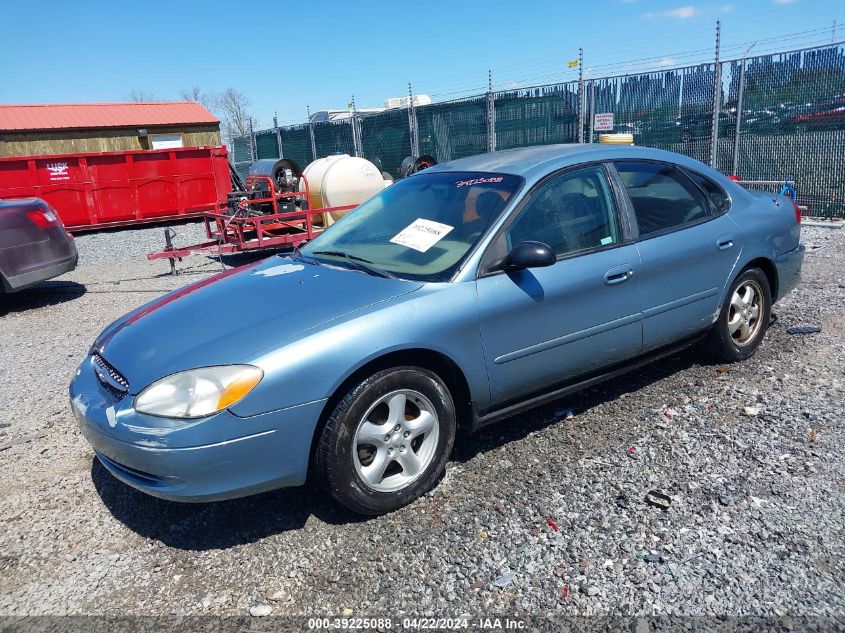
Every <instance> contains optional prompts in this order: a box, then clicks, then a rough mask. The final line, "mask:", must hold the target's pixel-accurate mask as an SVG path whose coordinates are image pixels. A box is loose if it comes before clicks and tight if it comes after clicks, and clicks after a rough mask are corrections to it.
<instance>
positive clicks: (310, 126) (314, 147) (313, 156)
mask: <svg viewBox="0 0 845 633" xmlns="http://www.w3.org/2000/svg"><path fill="white" fill-rule="evenodd" d="M305 111H306V112H307V113H308V134H309V135H310V136H311V160H317V141H316V140H315V139H314V122H313V121H312V120H311V106H305Z"/></svg>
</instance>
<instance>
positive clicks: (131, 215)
mask: <svg viewBox="0 0 845 633" xmlns="http://www.w3.org/2000/svg"><path fill="white" fill-rule="evenodd" d="M231 188H232V187H231V180H230V178H229V163H228V159H227V157H226V147H225V146H223V147H181V148H176V149H165V150H154V151H148V150H138V151H125V152H106V153H86V154H55V155H52V156H14V157H10V158H0V198H19V197H24V196H37V197H39V198H44V200H46V201H47V202H49V203H50V205H51V206H52V207H53V208H55V209H56V210H57V211H58V212H59V215H60V216H61V218H62V221H63V222H64V224H65V226H66V227H67V228H68V229H69V230H72V231H73V230H80V229H90V228H106V227H111V226H121V225H131V224H141V223H145V222H160V221H164V220H173V219H178V218H184V217H190V216H196V215H200V214H202V213H204V212H206V211H213V210H215V208H216V204H217V202H218V201H219V200H225V199H226V194H227V193H228V192H229V191H231Z"/></svg>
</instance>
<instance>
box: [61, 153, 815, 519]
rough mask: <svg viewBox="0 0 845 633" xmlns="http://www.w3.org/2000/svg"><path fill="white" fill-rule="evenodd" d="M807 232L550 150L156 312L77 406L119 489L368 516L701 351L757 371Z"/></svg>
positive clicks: (379, 202)
mask: <svg viewBox="0 0 845 633" xmlns="http://www.w3.org/2000/svg"><path fill="white" fill-rule="evenodd" d="M799 234H800V213H799V212H798V209H797V207H795V206H794V205H793V203H792V201H791V200H790V199H788V198H785V197H781V196H777V195H772V194H765V193H755V192H751V191H747V190H745V189H744V188H743V187H741V186H740V185H738V184H736V183H734V182H731V181H730V180H728V179H727V178H725V177H724V176H722V175H721V174H719V173H718V172H716V171H714V170H712V169H710V168H709V167H707V166H705V165H703V164H702V163H699V162H697V161H695V160H692V159H690V158H687V157H684V156H680V155H678V154H673V153H670V152H664V151H659V150H653V149H647V148H635V147H617V146H599V145H557V146H544V147H531V148H525V149H516V150H507V151H501V152H493V153H490V154H484V155H480V156H474V157H471V158H464V159H461V160H456V161H453V162H451V163H448V164H443V165H439V166H437V167H433V168H430V169H427V170H425V171H423V172H421V173H419V174H416V175H414V176H411V177H409V178H406V179H405V180H402V181H400V182H398V183H396V184H394V185H392V186H391V187H389V188H387V189H385V190H384V191H383V192H381V193H379V194H378V195H376V196H375V197H373V198H371V199H370V200H368V201H367V202H365V203H364V204H362V205H361V206H360V207H358V208H357V209H356V210H355V211H353V212H351V213H350V214H348V215H347V216H346V217H344V218H343V219H342V220H340V221H339V222H337V223H336V224H334V225H333V226H332V227H331V228H329V229H328V230H326V231H325V232H324V233H323V234H321V235H320V236H319V237H318V238H317V239H315V240H314V241H312V242H311V243H309V244H308V245H306V246H305V247H304V248H302V249H301V250H300V251H299V252H296V253H294V254H292V255H286V256H273V257H269V258H267V259H265V260H263V261H261V262H259V263H257V264H254V265H251V266H246V267H243V268H239V269H233V270H229V271H226V272H224V273H222V274H220V275H217V276H216V277H212V278H210V279H206V280H204V281H200V282H199V283H195V284H193V285H190V286H187V287H185V288H183V289H181V290H178V291H176V292H174V293H171V294H169V295H165V296H164V297H161V298H160V299H157V300H155V301H153V302H151V303H149V304H147V305H145V306H143V307H141V308H139V309H137V310H135V311H134V312H131V313H129V314H127V315H126V316H125V317H123V318H121V319H119V320H118V321H116V322H115V323H113V324H112V325H110V326H109V327H107V328H106V329H105V331H104V332H103V333H102V334H101V335H100V336H99V338H98V339H97V340H96V342H95V343H94V346H93V347H92V349H91V353H90V355H89V356H88V357H87V358H86V359H85V360H84V362H83V363H82V365H81V366H80V367H79V371H78V372H77V374H76V377H75V378H74V380H73V383H72V384H71V386H70V398H71V403H72V407H73V410H74V412H75V414H76V417H77V419H78V422H79V427H80V429H81V431H82V433H83V434H84V435H85V437H86V438H88V440H89V441H90V442H91V444H92V445H93V447H94V449H95V451H96V454H97V457H98V458H99V460H100V461H101V462H102V463H103V465H104V466H105V467H106V468H107V469H108V470H109V471H111V473H112V474H113V475H114V476H115V477H117V478H119V479H120V480H122V481H124V482H126V483H127V484H129V485H131V486H134V487H136V488H138V489H140V490H143V491H144V492H147V493H149V494H151V495H155V496H158V497H163V498H166V499H174V500H179V501H206V500H214V499H223V498H229V497H237V496H242V495H248V494H253V493H256V492H259V491H264V490H270V489H274V488H279V487H283V486H296V485H300V484H303V483H304V482H305V481H306V476H308V475H309V473H310V474H311V475H312V476H313V478H314V479H315V480H316V481H317V482H319V483H320V484H321V485H322V486H323V487H324V488H325V489H326V490H327V491H328V493H329V494H330V495H332V496H333V497H334V498H335V499H337V501H339V502H340V503H342V504H343V505H345V506H347V507H349V508H351V509H352V510H354V511H356V512H359V513H362V514H379V513H384V512H389V511H391V510H395V509H396V508H399V507H401V506H402V505H404V504H407V503H409V502H411V501H413V500H414V499H416V498H417V497H419V496H420V495H422V494H424V493H425V492H426V491H428V490H430V489H431V488H432V487H433V486H434V485H435V484H436V482H437V481H438V479H439V478H440V477H441V476H442V474H443V472H444V469H445V467H446V462H447V460H448V458H449V453H450V451H451V449H452V444H453V441H454V438H455V433H456V432H457V431H458V429H463V430H466V431H473V430H475V429H478V428H479V427H481V426H483V425H486V424H488V423H491V422H494V421H498V420H503V419H505V418H509V417H511V416H513V415H515V414H517V413H519V412H520V411H523V410H525V409H527V408H529V407H533V406H536V405H538V404H542V403H544V402H548V401H551V400H553V399H556V398H560V397H561V396H563V395H566V394H569V393H572V392H574V391H577V390H579V389H582V388H584V387H585V386H588V385H592V384H594V383H596V382H598V381H602V380H607V379H611V378H613V377H615V376H618V375H619V374H620V373H622V372H624V371H627V370H629V369H631V368H632V367H635V366H637V365H640V364H642V363H644V362H648V361H650V360H653V359H654V358H655V357H658V356H662V355H666V354H670V353H673V352H675V351H677V350H678V349H679V348H681V347H683V346H686V345H689V344H691V343H693V342H697V341H701V342H702V348H703V350H704V351H706V352H708V353H710V354H711V355H712V356H714V357H716V358H718V359H720V360H721V361H736V360H742V359H745V358H748V357H749V356H751V355H752V354H753V353H754V351H755V350H756V349H757V347H758V346H759V345H760V343H761V341H762V339H763V336H764V334H765V332H766V327H767V325H768V322H769V318H770V314H771V309H772V304H773V303H774V302H775V301H777V300H778V299H780V298H781V297H783V296H784V295H785V294H786V293H788V292H789V291H790V290H791V289H792V288H794V287H795V285H796V284H797V283H798V281H799V276H800V270H801V263H802V260H803V256H804V248H803V246H801V245H800V244H799Z"/></svg>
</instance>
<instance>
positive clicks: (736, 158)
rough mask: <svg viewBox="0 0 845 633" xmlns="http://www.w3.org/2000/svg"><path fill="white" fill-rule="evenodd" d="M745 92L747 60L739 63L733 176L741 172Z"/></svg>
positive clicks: (743, 59)
mask: <svg viewBox="0 0 845 633" xmlns="http://www.w3.org/2000/svg"><path fill="white" fill-rule="evenodd" d="M744 92H745V58H744V57H743V58H742V59H741V60H740V62H739V91H738V93H737V97H736V130H735V131H734V160H733V170H732V171H731V174H732V175H734V176H736V175H737V172H738V171H739V133H740V130H741V129H742V93H744Z"/></svg>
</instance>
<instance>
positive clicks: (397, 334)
mask: <svg viewBox="0 0 845 633" xmlns="http://www.w3.org/2000/svg"><path fill="white" fill-rule="evenodd" d="M420 348H421V349H427V350H431V351H433V352H437V353H439V354H442V355H444V356H446V357H448V358H449V359H451V360H452V361H453V362H454V363H455V365H456V366H457V367H458V368H459V369H460V370H461V371H462V372H463V374H464V376H465V377H466V380H467V383H468V385H469V390H470V395H471V397H472V399H473V400H475V401H477V402H478V403H479V406H486V405H487V404H488V403H489V400H490V389H489V384H488V381H487V370H486V368H485V365H484V354H483V351H482V348H481V337H480V333H479V327H478V302H477V298H476V291H475V283H474V282H458V283H443V284H427V285H426V286H424V287H423V288H421V289H420V290H418V291H417V292H414V293H411V294H408V295H403V296H400V297H396V298H395V299H393V300H391V301H389V302H387V303H386V304H385V303H382V304H379V305H375V306H371V307H370V308H367V309H365V310H361V311H358V312H356V313H355V314H354V315H350V316H349V317H348V318H346V319H344V320H343V321H341V322H338V323H334V324H332V325H330V326H328V327H326V328H325V329H322V330H320V331H317V332H313V333H310V334H309V335H308V336H305V337H303V338H301V339H300V340H298V341H295V342H293V343H291V344H288V345H285V346H284V347H282V348H280V349H278V350H274V351H273V352H271V353H268V354H266V355H265V356H263V357H261V358H259V359H257V360H256V361H255V362H254V364H255V365H257V366H259V367H261V369H263V370H264V379H263V380H262V381H261V383H260V384H259V386H258V387H256V389H254V390H253V391H252V392H251V393H250V394H249V395H248V396H247V397H246V398H244V399H243V400H242V401H241V402H239V403H237V404H236V405H235V406H233V407H232V411H233V413H235V414H236V415H239V416H253V415H258V414H261V413H266V412H269V411H274V410H277V409H282V408H286V407H290V406H295V405H298V404H302V403H306V402H313V401H316V400H322V399H325V398H328V397H330V396H331V395H332V394H334V392H335V391H336V390H337V389H338V387H340V385H341V384H342V383H343V382H344V381H345V380H346V379H347V378H348V377H349V376H351V375H352V374H353V373H355V372H356V371H357V370H358V369H360V368H361V367H363V366H364V365H366V364H367V363H370V362H372V361H373V360H376V359H378V358H379V357H382V356H384V355H386V354H390V353H392V352H397V351H402V350H409V349H420Z"/></svg>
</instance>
